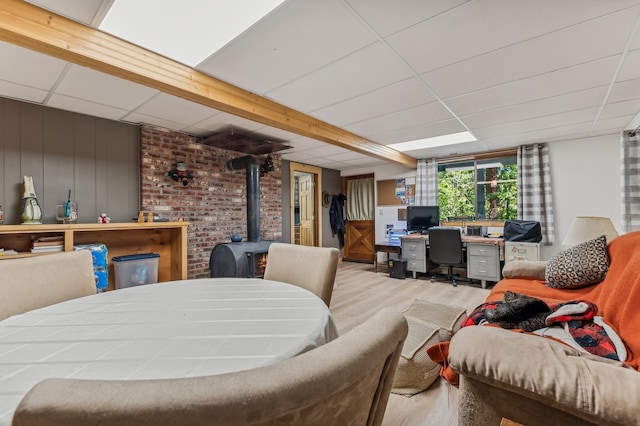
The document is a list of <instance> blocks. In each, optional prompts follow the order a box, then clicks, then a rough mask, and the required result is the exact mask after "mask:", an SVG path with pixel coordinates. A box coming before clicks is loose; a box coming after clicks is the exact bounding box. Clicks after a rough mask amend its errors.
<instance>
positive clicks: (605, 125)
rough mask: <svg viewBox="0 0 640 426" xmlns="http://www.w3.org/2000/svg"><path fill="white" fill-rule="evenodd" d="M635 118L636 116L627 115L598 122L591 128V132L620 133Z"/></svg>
mask: <svg viewBox="0 0 640 426" xmlns="http://www.w3.org/2000/svg"><path fill="white" fill-rule="evenodd" d="M633 117H634V115H626V116H619V117H611V118H605V119H602V120H598V122H597V123H596V124H595V125H594V126H593V127H592V128H591V130H592V131H600V130H611V131H612V133H620V131H621V129H624V128H625V127H626V126H627V124H629V122H631V120H632V119H633Z"/></svg>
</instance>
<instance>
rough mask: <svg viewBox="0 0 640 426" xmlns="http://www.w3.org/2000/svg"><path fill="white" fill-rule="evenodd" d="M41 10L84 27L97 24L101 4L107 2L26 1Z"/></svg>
mask: <svg viewBox="0 0 640 426" xmlns="http://www.w3.org/2000/svg"><path fill="white" fill-rule="evenodd" d="M27 1H28V2H29V3H33V4H35V5H36V6H40V7H42V8H43V9H48V10H52V11H54V12H56V13H57V14H58V15H62V16H65V17H67V18H70V19H73V20H74V21H78V22H82V23H83V24H85V25H92V24H97V23H99V22H94V21H95V20H96V19H100V18H101V17H102V13H104V12H101V11H102V9H103V3H107V2H109V0H27Z"/></svg>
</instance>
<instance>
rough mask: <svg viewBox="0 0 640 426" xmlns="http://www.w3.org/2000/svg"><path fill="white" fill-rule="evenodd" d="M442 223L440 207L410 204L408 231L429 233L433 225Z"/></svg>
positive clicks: (408, 209)
mask: <svg viewBox="0 0 640 426" xmlns="http://www.w3.org/2000/svg"><path fill="white" fill-rule="evenodd" d="M439 224H440V207H438V206H408V207H407V231H409V232H420V233H423V234H426V233H427V230H428V229H429V228H431V227H432V226H438V225H439Z"/></svg>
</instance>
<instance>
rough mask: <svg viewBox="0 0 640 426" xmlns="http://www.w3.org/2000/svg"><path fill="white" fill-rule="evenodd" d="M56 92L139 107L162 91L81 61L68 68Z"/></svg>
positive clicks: (115, 105) (94, 100)
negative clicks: (118, 76) (111, 74)
mask: <svg viewBox="0 0 640 426" xmlns="http://www.w3.org/2000/svg"><path fill="white" fill-rule="evenodd" d="M55 92H56V93H58V94H61V95H66V96H70V97H74V98H77V99H84V100H87V101H92V102H94V103H101V104H104V105H108V106H111V107H115V108H121V109H127V110H130V109H135V108H136V107H138V106H140V105H142V104H143V103H144V102H145V101H147V100H149V99H150V98H151V97H152V96H154V95H156V94H158V93H159V92H158V91H157V90H154V89H150V88H148V87H145V86H142V85H140V84H136V83H132V82H130V81H127V80H123V79H121V78H117V77H113V76H110V75H108V74H103V73H100V72H96V71H94V70H91V69H89V68H85V67H81V66H79V65H72V66H71V67H70V68H69V69H68V70H67V72H66V73H65V74H64V77H63V78H62V81H60V83H59V84H58V87H57V88H56V90H55Z"/></svg>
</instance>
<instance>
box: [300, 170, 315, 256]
mask: <svg viewBox="0 0 640 426" xmlns="http://www.w3.org/2000/svg"><path fill="white" fill-rule="evenodd" d="M298 185H299V194H298V197H299V202H300V244H301V245H303V246H315V245H316V244H315V242H316V238H315V229H316V226H315V215H314V212H315V208H314V202H313V200H314V199H315V196H314V192H313V176H312V175H305V176H300V180H299V183H298Z"/></svg>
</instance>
